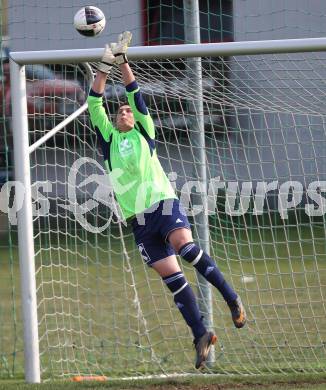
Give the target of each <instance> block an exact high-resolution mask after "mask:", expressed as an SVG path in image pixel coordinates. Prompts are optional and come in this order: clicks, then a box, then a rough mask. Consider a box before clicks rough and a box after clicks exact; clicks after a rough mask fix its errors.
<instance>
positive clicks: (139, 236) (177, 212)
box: [131, 199, 190, 266]
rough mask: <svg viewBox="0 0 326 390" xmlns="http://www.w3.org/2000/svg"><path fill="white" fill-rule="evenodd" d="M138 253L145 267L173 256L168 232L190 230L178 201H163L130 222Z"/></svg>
mask: <svg viewBox="0 0 326 390" xmlns="http://www.w3.org/2000/svg"><path fill="white" fill-rule="evenodd" d="M131 226H132V230H133V233H134V237H135V241H136V244H137V246H138V249H139V252H140V254H141V256H142V258H143V260H144V261H145V263H146V264H147V265H149V266H150V265H151V264H153V263H155V261H158V260H161V259H164V258H165V257H168V256H171V255H174V254H175V252H174V249H173V248H172V246H171V245H170V244H169V243H168V241H167V238H168V235H169V233H170V232H172V231H173V230H176V229H180V228H187V229H190V224H189V221H188V218H187V216H186V212H185V210H184V209H183V207H182V206H181V204H180V202H179V199H165V200H162V201H161V202H159V203H156V204H154V205H153V206H152V207H151V208H149V209H147V210H146V211H144V213H142V214H140V215H137V217H135V218H134V219H133V220H132V221H131Z"/></svg>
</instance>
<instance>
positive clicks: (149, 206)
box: [87, 31, 246, 368]
mask: <svg viewBox="0 0 326 390" xmlns="http://www.w3.org/2000/svg"><path fill="white" fill-rule="evenodd" d="M131 37H132V36H131V33H130V32H128V31H126V32H124V33H123V34H121V35H120V36H119V40H118V43H113V44H111V45H110V47H109V46H108V45H106V48H105V51H104V55H103V57H102V61H101V62H99V63H98V64H97V73H96V78H95V80H94V82H93V85H92V89H91V91H90V93H89V97H88V99H87V101H88V109H89V113H90V118H91V122H92V125H93V127H94V129H95V130H96V132H97V135H98V138H99V141H100V143H101V146H102V150H103V155H104V161H105V165H106V168H107V170H108V171H109V173H112V172H113V171H114V170H116V171H118V172H120V173H121V174H119V177H118V179H116V180H115V182H113V183H112V185H113V189H114V192H115V196H116V199H117V201H118V203H119V206H120V208H121V210H122V212H123V215H124V217H125V219H126V220H127V221H128V222H130V223H131V226H132V229H133V234H134V237H135V241H136V243H137V246H138V248H139V250H140V253H141V255H142V257H143V259H144V261H145V262H146V263H147V265H149V266H150V267H152V268H154V269H155V271H157V272H158V273H159V275H160V276H161V277H162V279H163V281H164V283H165V284H166V286H167V287H168V288H169V290H170V291H171V292H172V294H173V297H174V301H175V304H176V305H177V307H178V309H179V310H180V312H181V314H182V316H183V318H184V320H185V322H186V323H187V324H188V326H189V327H190V328H191V330H192V333H193V336H194V345H195V349H196V368H201V367H202V366H203V365H204V362H205V360H206V359H207V356H208V353H209V350H210V348H211V346H212V345H213V344H214V343H215V342H216V340H217V337H216V336H215V334H214V333H213V332H212V331H209V330H207V329H206V328H205V326H204V324H203V321H202V320H203V318H202V317H201V315H200V312H199V308H198V306H197V303H196V298H195V295H194V293H193V291H192V289H191V287H190V285H189V284H188V282H187V280H186V278H185V276H184V274H183V273H182V271H181V268H180V266H179V264H178V261H177V258H176V253H177V254H179V255H180V256H181V257H182V258H183V259H184V260H185V261H187V262H188V263H189V264H192V265H193V266H194V267H195V268H196V269H197V271H198V272H199V273H200V274H201V275H203V276H204V278H206V279H207V280H208V281H209V282H210V283H211V284H212V285H213V286H215V287H216V288H217V289H218V290H219V292H220V293H221V294H222V296H223V298H224V300H225V301H226V303H227V304H228V306H229V308H230V310H231V314H232V319H233V322H234V325H235V326H236V327H237V328H242V327H243V326H244V324H245V322H246V314H245V310H244V307H243V305H242V303H241V300H240V297H239V296H238V295H237V294H236V293H235V292H234V291H233V289H232V288H231V287H230V286H229V284H228V283H227V282H226V281H225V279H224V277H223V275H222V273H221V272H220V270H219V269H218V267H217V266H216V264H215V261H213V260H212V259H211V258H210V256H209V255H208V254H207V253H205V252H204V251H203V250H202V249H200V248H199V247H198V246H197V245H196V244H195V243H194V242H193V238H192V234H191V230H190V225H189V222H188V219H187V217H186V215H185V212H184V210H183V209H182V207H181V205H180V204H179V200H178V198H177V197H176V195H175V192H174V190H173V188H172V186H171V184H170V182H169V180H168V178H167V176H166V175H165V173H164V171H163V169H162V166H161V164H160V162H159V160H158V157H157V152H156V148H155V129H154V124H153V121H152V118H151V116H150V114H149V112H148V109H147V107H146V105H145V102H144V100H143V98H142V95H141V92H140V90H139V87H138V85H137V82H136V80H135V77H134V75H133V72H132V70H131V68H130V66H129V64H128V60H127V56H126V52H127V49H128V46H129V44H130V42H131ZM113 65H118V66H119V68H120V71H121V74H122V79H123V83H124V85H125V88H126V95H127V98H128V103H123V104H121V105H120V107H119V109H118V113H117V117H116V123H115V125H114V124H112V122H111V121H110V120H109V118H108V117H107V115H106V112H105V110H104V108H103V103H102V95H103V92H104V88H105V84H106V79H107V76H108V74H109V73H110V70H111V68H112V66H113ZM111 177H112V175H111ZM126 186H128V187H129V189H128V191H125V192H123V191H121V188H122V187H124V188H126Z"/></svg>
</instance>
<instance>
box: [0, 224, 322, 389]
mask: <svg viewBox="0 0 326 390" xmlns="http://www.w3.org/2000/svg"><path fill="white" fill-rule="evenodd" d="M225 229H226V230H224V231H223V230H214V231H212V232H211V234H212V235H211V237H212V243H213V245H212V248H211V253H212V254H213V255H214V257H215V258H216V259H218V264H219V266H220V268H221V269H222V271H223V272H224V274H225V276H226V278H227V279H228V280H229V281H231V282H232V284H233V286H235V288H236V289H237V290H238V291H239V293H240V294H241V296H242V298H243V301H244V302H245V304H246V307H247V312H248V326H247V327H246V328H244V329H243V330H240V331H239V330H236V329H234V328H233V326H232V323H231V319H230V314H229V312H228V309H227V308H226V305H225V304H224V303H223V302H222V299H221V297H220V296H219V295H218V294H216V293H215V292H214V294H213V297H214V299H213V313H214V329H215V330H216V332H217V334H218V337H219V342H218V345H217V347H216V351H215V358H216V361H215V362H214V363H212V364H211V367H210V368H209V369H207V370H206V372H207V373H215V374H220V375H222V376H223V375H227V376H226V377H224V376H223V378H224V379H223V380H224V382H223V381H222V382H220V380H221V379H222V377H218V380H217V382H215V383H219V386H220V387H218V388H221V389H222V388H232V386H235V387H236V388H243V389H246V388H248V389H249V388H256V386H257V387H258V388H259V386H260V385H261V386H262V387H267V388H271V389H278V388H282V389H283V388H289V389H290V388H296V387H293V386H300V385H299V384H296V383H295V384H293V383H292V384H291V383H290V382H296V381H297V380H296V378H297V376H298V379H299V380H298V382H300V383H305V382H304V381H305V379H304V377H303V376H302V372H306V373H311V374H312V376H311V377H310V379H309V384H307V386H308V385H309V388H312V389H314V388H315V389H321V388H323V387H321V386H324V384H323V382H324V381H325V378H324V376H323V375H324V374H323V373H325V371H326V354H325V351H326V316H325V306H324V304H325V303H324V300H323V299H324V296H325V292H326V287H325V286H326V263H325V260H324V259H325V253H326V250H325V239H324V232H323V230H322V229H321V228H320V227H319V226H317V227H316V228H314V229H311V228H310V227H308V226H307V227H301V228H300V230H299V229H297V228H295V227H292V228H287V229H284V228H283V227H280V228H275V229H273V230H272V229H266V230H264V229H260V230H258V229H254V228H252V229H251V230H245V229H240V228H239V229H236V228H235V227H234V226H233V227H232V229H229V228H228V227H225ZM127 233H128V232H127ZM115 235H116V232H115V231H112V232H111V235H110V236H108V237H101V239H97V241H95V240H94V237H93V236H88V237H86V236H85V235H84V233H82V234H80V235H67V234H65V232H64V231H63V232H62V233H60V235H53V236H51V240H50V241H49V240H48V238H47V241H46V237H45V235H44V237H43V236H42V234H40V235H39V236H38V237H37V239H36V242H35V244H36V252H37V260H36V265H37V275H36V278H37V286H38V300H39V301H38V302H39V307H38V313H39V335H40V350H41V364H42V369H43V377H49V378H57V379H59V378H60V377H63V378H67V379H68V378H71V377H72V376H73V375H77V374H79V373H85V374H88V375H89V374H90V373H92V374H102V373H104V374H105V375H107V376H108V377H109V378H119V377H128V376H134V375H135V376H138V375H145V376H146V375H149V374H161V373H167V374H171V373H174V372H178V373H186V372H187V373H192V374H194V373H195V370H194V369H193V357H194V352H193V347H192V339H191V335H190V333H189V331H188V329H187V328H186V327H185V325H184V323H183V320H182V318H181V317H180V314H179V313H178V311H177V310H176V308H175V307H174V303H173V300H172V298H171V296H170V295H169V293H168V291H167V290H166V288H165V287H164V286H163V285H162V283H161V281H160V279H159V278H158V277H157V276H156V274H155V273H154V271H152V270H150V269H148V268H147V267H146V266H144V265H143V263H142V261H141V259H140V257H139V254H138V252H137V250H136V248H135V247H134V244H133V243H132V241H131V237H130V236H129V235H127V236H126V245H127V250H128V254H129V256H130V261H127V260H126V259H125V258H124V256H123V255H122V253H123V247H122V242H121V240H119V239H118V238H117V239H114V236H115ZM117 237H118V236H117ZM86 239H88V244H87V245H85V243H84V242H85V241H87V240H86ZM262 241H263V242H264V245H262V244H261V242H262ZM273 242H274V243H275V242H277V244H273ZM108 247H109V248H111V252H110V253H109V254H108V251H107V248H108ZM226 258H227V259H228V261H226ZM0 259H1V262H2V264H3V266H2V272H1V278H0V280H1V285H0V291H1V296H2V300H1V306H0V307H1V312H0V320H1V321H0V326H1V328H0V331H1V336H0V343H1V344H0V347H1V362H0V374H1V377H2V378H3V380H6V379H7V378H10V377H11V376H13V377H14V378H19V377H20V376H22V374H23V343H22V324H21V314H20V309H21V308H20V292H19V269H18V260H17V251H16V249H15V246H13V250H12V252H11V253H10V252H8V250H7V249H5V248H3V247H2V248H1V249H0ZM122 270H123V272H121V271H122ZM184 271H185V273H186V275H187V277H188V279H189V280H190V282H191V283H193V284H194V285H195V283H196V277H195V273H194V272H193V270H192V269H190V268H189V267H186V266H184ZM244 276H246V277H247V279H245V282H244V279H243V277H244ZM257 374H261V375H265V376H266V375H267V377H266V378H267V379H262V378H263V377H262V376H257ZM269 374H270V375H269ZM275 374H280V375H281V376H279V377H275ZM230 375H235V377H234V378H235V379H232V378H233V377H230ZM243 375H246V376H245V377H243ZM236 378H238V379H236ZM241 378H242V379H241ZM273 378H274V379H273ZM275 378H276V379H275ZM279 378H281V379H282V380H284V381H288V382H289V383H288V384H287V385H285V384H281V385H280V384H279V383H274V382H277V381H279V380H280V379H279ZM300 378H302V380H301V379H300ZM314 378H315V379H316V380H317V383H319V384H317V385H316V384H313V380H314ZM208 380H209V379H208ZM211 380H213V379H211ZM233 380H234V381H235V383H233ZM237 380H238V382H237ZM180 381H181V382H178V383H176V384H173V383H171V387H170V388H180V389H183V388H188V386H190V387H189V388H201V387H196V386H197V384H196V381H197V379H195V380H192V381H191V383H190V384H188V382H186V383H183V382H182V380H180ZM199 381H200V379H199ZM246 381H253V382H254V383H256V384H255V385H254V384H250V385H248V386H247V385H246ZM255 381H256V382H255ZM273 381H274V382H273ZM302 381H303V382H302ZM318 381H319V382H318ZM3 383H4V386H19V387H17V388H24V386H23V385H19V383H18V382H16V381H15V382H12V381H8V382H3ZM137 383H138V382H137ZM137 383H133V385H134V387H137ZM155 383H156V382H155V381H154V382H153V381H150V382H149V384H148V386H154V384H155ZM223 383H224V384H223ZM273 383H274V384H273ZM0 385H1V383H0ZM45 386H48V387H44V388H51V386H52V385H50V384H49V385H45ZM58 386H59V387H56V388H60V385H59V384H58ZM62 386H65V387H66V388H75V387H76V388H77V386H78V388H80V387H85V388H93V387H94V388H97V387H101V386H102V387H103V386H113V384H112V383H111V382H110V384H106V385H104V384H96V385H95V384H91V385H89V384H82V385H81V384H77V385H76V384H73V383H72V384H68V385H66V384H65V385H62ZM128 386H129V385H128ZM162 386H163V387H164V386H165V385H162ZM173 386H174V387H173ZM198 386H201V385H200V384H199V385H198ZM205 386H207V389H210V388H214V387H210V386H213V385H211V384H209V383H207V384H205ZM221 386H222V387H221ZM230 386H231V387H230ZM239 386H240V387H239ZM246 386H247V387H246ZM250 386H251V387H250ZM252 386H254V387H252ZM286 386H287V387H286ZM291 386H292V387H291ZM163 387H162V388H163ZM0 388H1V387H0ZM8 388H9V387H8ZM53 388H54V387H53ZM124 388H129V387H124ZM164 388H169V387H164ZM205 388H206V387H205ZM215 388H216V387H215ZM298 388H305V387H298Z"/></svg>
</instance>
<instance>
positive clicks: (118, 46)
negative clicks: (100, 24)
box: [110, 31, 132, 65]
mask: <svg viewBox="0 0 326 390" xmlns="http://www.w3.org/2000/svg"><path fill="white" fill-rule="evenodd" d="M131 39H132V33H131V32H130V31H124V32H123V33H122V34H120V35H119V38H118V42H117V43H111V45H110V46H111V50H112V53H113V55H114V56H115V63H116V64H118V65H121V64H126V63H128V59H127V55H126V53H127V50H128V46H129V45H130V42H131Z"/></svg>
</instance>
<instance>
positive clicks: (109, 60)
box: [96, 45, 116, 74]
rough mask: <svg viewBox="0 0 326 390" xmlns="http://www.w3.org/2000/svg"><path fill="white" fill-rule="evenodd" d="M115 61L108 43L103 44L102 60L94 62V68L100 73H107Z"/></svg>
mask: <svg viewBox="0 0 326 390" xmlns="http://www.w3.org/2000/svg"><path fill="white" fill-rule="evenodd" d="M115 61H116V57H115V56H114V54H113V53H112V50H111V48H110V47H109V45H105V49H104V54H103V57H102V61H101V62H98V63H97V64H96V69H97V70H99V71H100V72H102V73H105V74H109V73H110V70H111V68H112V66H113V64H114V63H115Z"/></svg>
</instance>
